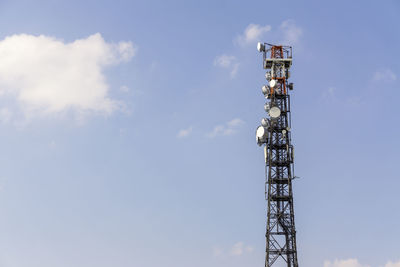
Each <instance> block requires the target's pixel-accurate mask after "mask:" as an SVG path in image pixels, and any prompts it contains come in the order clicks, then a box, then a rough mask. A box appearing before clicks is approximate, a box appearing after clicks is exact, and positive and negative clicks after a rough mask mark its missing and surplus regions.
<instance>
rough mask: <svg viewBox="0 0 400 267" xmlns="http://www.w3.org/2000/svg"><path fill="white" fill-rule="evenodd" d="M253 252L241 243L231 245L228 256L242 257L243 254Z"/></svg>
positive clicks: (251, 248)
mask: <svg viewBox="0 0 400 267" xmlns="http://www.w3.org/2000/svg"><path fill="white" fill-rule="evenodd" d="M253 250H254V248H253V247H251V246H245V245H244V243H243V242H237V243H236V244H234V245H233V247H232V249H231V252H230V254H231V255H232V256H242V255H243V254H247V253H252V252H253Z"/></svg>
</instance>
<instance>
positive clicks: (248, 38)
mask: <svg viewBox="0 0 400 267" xmlns="http://www.w3.org/2000/svg"><path fill="white" fill-rule="evenodd" d="M270 30H271V26H270V25H265V26H261V25H258V24H249V25H248V26H247V27H246V29H245V30H244V33H243V34H241V35H239V36H238V37H237V38H236V42H237V43H238V44H239V45H242V46H244V45H248V44H252V43H256V42H259V41H261V40H260V39H261V38H262V37H263V36H264V35H265V34H266V33H267V32H269V31H270Z"/></svg>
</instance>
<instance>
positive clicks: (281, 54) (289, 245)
mask: <svg viewBox="0 0 400 267" xmlns="http://www.w3.org/2000/svg"><path fill="white" fill-rule="evenodd" d="M257 49H258V51H259V52H262V54H263V68H264V69H266V70H267V72H266V75H265V77H266V79H267V81H268V83H267V85H264V86H263V87H262V92H263V94H264V96H265V98H266V100H267V103H266V104H265V105H264V109H265V111H266V112H267V114H268V117H267V118H263V119H262V120H261V126H259V127H258V128H257V131H256V139H257V144H258V145H259V146H264V157H265V165H266V167H265V170H266V183H265V197H266V200H267V202H268V207H267V224H266V228H267V229H266V235H265V237H266V257H265V267H270V266H273V265H275V266H277V267H278V266H279V267H280V266H287V267H298V262H297V248H296V228H295V223H294V208H293V189H292V180H293V179H294V174H293V157H294V150H293V145H292V144H291V115H290V95H289V91H291V90H293V83H289V82H288V78H289V77H290V71H289V69H290V66H291V65H292V47H291V46H283V45H272V44H268V43H258V45H257ZM279 262H280V263H279Z"/></svg>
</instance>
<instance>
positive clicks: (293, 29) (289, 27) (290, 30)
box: [280, 19, 303, 45]
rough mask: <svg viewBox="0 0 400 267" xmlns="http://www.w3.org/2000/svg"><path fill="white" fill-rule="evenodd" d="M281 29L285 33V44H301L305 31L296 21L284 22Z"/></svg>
mask: <svg viewBox="0 0 400 267" xmlns="http://www.w3.org/2000/svg"><path fill="white" fill-rule="evenodd" d="M280 29H281V30H282V33H283V38H284V39H283V42H282V43H283V44H285V45H294V44H296V43H298V42H299V40H300V37H301V36H302V35H303V29H302V28H301V27H299V26H297V25H296V24H295V22H294V20H291V19H288V20H285V21H283V22H282V24H281V26H280Z"/></svg>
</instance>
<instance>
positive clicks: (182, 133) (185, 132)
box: [177, 127, 193, 138]
mask: <svg viewBox="0 0 400 267" xmlns="http://www.w3.org/2000/svg"><path fill="white" fill-rule="evenodd" d="M192 131H193V127H189V128H187V129H182V130H180V131H179V132H178V134H177V137H178V138H185V137H188V136H189V135H190V134H191V133H192Z"/></svg>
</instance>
